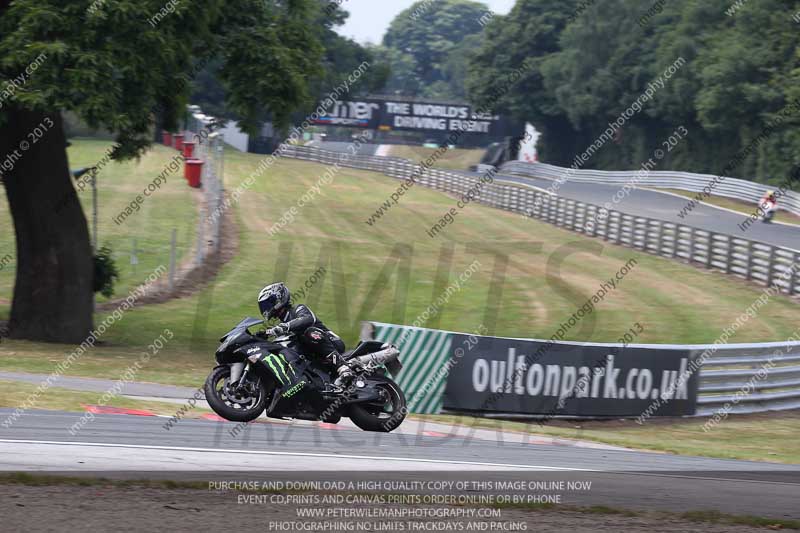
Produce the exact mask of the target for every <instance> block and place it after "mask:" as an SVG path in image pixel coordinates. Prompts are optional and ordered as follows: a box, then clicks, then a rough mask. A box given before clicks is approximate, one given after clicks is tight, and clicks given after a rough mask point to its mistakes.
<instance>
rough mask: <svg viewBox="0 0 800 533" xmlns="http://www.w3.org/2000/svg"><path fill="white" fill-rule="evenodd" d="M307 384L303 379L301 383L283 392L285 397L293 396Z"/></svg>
mask: <svg viewBox="0 0 800 533" xmlns="http://www.w3.org/2000/svg"><path fill="white" fill-rule="evenodd" d="M305 384H306V382H305V381H301V382H300V383H298V384H297V385H295V386H294V387H292V388H291V389H289V390H287V391H286V392H284V393H283V397H284V398H291V397H292V396H294V395H295V394H297V393H298V392H299V391H300V389H302V388H303V387H304V386H305Z"/></svg>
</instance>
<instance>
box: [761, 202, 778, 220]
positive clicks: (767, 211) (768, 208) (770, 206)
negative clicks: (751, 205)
mask: <svg viewBox="0 0 800 533" xmlns="http://www.w3.org/2000/svg"><path fill="white" fill-rule="evenodd" d="M776 207H777V206H776V205H775V202H771V201H769V200H767V201H765V202H764V203H762V204H761V222H764V223H766V224H769V223H770V222H772V219H773V218H775V210H776Z"/></svg>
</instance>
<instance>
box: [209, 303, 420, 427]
mask: <svg viewBox="0 0 800 533" xmlns="http://www.w3.org/2000/svg"><path fill="white" fill-rule="evenodd" d="M262 324H263V321H262V320H261V319H258V318H246V319H244V320H242V321H241V322H240V323H239V324H238V325H237V326H236V327H235V328H233V329H232V330H230V331H229V332H228V333H226V334H225V335H224V336H223V337H222V338H221V339H220V343H221V344H220V346H219V348H217V352H216V360H217V363H218V366H217V367H216V368H214V370H213V371H212V372H211V374H210V375H209V376H208V378H207V379H206V382H205V386H204V390H205V395H206V400H207V401H208V404H209V405H210V406H211V408H212V409H213V410H214V412H216V413H217V414H218V415H219V416H221V417H222V418H225V419H226V420H231V421H234V422H249V421H251V420H255V419H256V418H258V417H259V416H260V415H261V413H263V412H265V411H266V414H267V416H269V417H272V418H297V419H301V420H322V421H324V422H328V423H331V424H336V423H338V422H339V421H340V420H341V418H342V416H346V417H349V418H350V419H351V420H352V421H353V423H354V424H355V425H356V426H358V427H359V428H361V429H363V430H364V431H380V432H389V431H392V430H393V429H395V428H397V427H398V426H399V425H400V424H401V422H402V421H403V419H404V418H405V415H406V413H407V409H406V399H405V396H404V395H403V391H402V390H401V389H400V387H399V386H398V385H397V383H395V382H394V381H392V379H390V378H389V377H388V375H387V373H386V370H389V371H390V372H391V373H392V374H396V373H397V372H399V370H400V369H401V368H402V364H401V363H400V360H399V356H400V352H399V351H398V350H397V348H396V347H395V346H394V345H390V344H384V343H381V342H378V341H362V342H360V343H359V344H358V346H357V347H356V348H355V349H354V350H351V351H349V352H346V353H345V354H343V359H344V360H345V361H346V364H347V365H348V366H350V367H351V368H352V369H353V372H354V374H355V377H354V378H353V380H352V381H351V383H350V384H349V385H348V386H347V387H346V388H345V389H344V390H343V391H336V392H333V391H331V390H330V387H329V384H330V383H331V382H333V381H334V380H335V379H336V376H335V375H332V373H331V371H330V370H329V369H328V368H326V366H325V365H324V364H323V363H321V362H318V361H314V360H311V359H308V358H305V357H301V359H300V361H299V362H296V364H290V363H289V362H288V361H286V359H285V358H284V357H283V356H282V355H280V352H281V350H283V349H284V348H287V347H292V348H294V346H295V344H296V338H295V335H293V334H288V335H283V336H279V337H274V338H272V339H271V340H270V339H269V337H268V335H267V334H266V333H265V332H259V333H255V334H253V333H251V332H250V328H253V327H255V326H257V325H262Z"/></svg>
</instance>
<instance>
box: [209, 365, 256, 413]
mask: <svg viewBox="0 0 800 533" xmlns="http://www.w3.org/2000/svg"><path fill="white" fill-rule="evenodd" d="M203 390H204V391H205V394H206V401H207V402H208V405H210V406H211V409H213V410H214V412H215V413H217V414H218V415H219V416H221V417H222V418H224V419H225V420H230V421H232V422H250V421H252V420H255V419H256V418H258V417H259V416H260V415H261V413H263V412H264V409H265V408H266V406H267V400H268V399H269V393H268V391H267V390H266V389H265V388H264V385H263V384H261V382H260V381H259V382H257V383H250V384H248V385H247V387H246V388H245V389H236V388H235V387H234V386H233V385H231V367H230V366H219V367H217V368H215V369H214V370H213V371H212V372H211V374H209V376H208V378H206V383H205V385H204V386H203Z"/></svg>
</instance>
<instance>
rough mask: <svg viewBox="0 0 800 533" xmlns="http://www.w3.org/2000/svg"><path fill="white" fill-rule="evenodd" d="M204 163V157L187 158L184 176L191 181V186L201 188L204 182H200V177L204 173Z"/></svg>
mask: <svg viewBox="0 0 800 533" xmlns="http://www.w3.org/2000/svg"><path fill="white" fill-rule="evenodd" d="M203 163H204V161H203V160H202V159H187V160H186V165H185V166H184V168H183V176H184V177H185V178H186V181H187V182H189V187H194V188H196V189H197V188H199V187H200V186H201V185H202V183H200V178H201V176H202V175H203Z"/></svg>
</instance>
